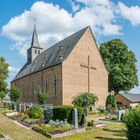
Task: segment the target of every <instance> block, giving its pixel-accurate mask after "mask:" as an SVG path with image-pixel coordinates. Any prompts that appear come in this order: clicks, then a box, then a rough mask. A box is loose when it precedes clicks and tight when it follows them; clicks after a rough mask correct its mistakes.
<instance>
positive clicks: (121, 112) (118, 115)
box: [117, 110, 125, 121]
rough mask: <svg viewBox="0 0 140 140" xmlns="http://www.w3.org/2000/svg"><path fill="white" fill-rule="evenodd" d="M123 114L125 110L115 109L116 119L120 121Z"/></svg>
mask: <svg viewBox="0 0 140 140" xmlns="http://www.w3.org/2000/svg"><path fill="white" fill-rule="evenodd" d="M124 114H125V110H118V111H117V120H118V121H122V116H123V115H124Z"/></svg>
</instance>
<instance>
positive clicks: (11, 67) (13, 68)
mask: <svg viewBox="0 0 140 140" xmlns="http://www.w3.org/2000/svg"><path fill="white" fill-rule="evenodd" d="M8 70H9V72H10V73H11V74H16V73H17V72H19V70H20V68H18V67H13V66H9V67H8Z"/></svg>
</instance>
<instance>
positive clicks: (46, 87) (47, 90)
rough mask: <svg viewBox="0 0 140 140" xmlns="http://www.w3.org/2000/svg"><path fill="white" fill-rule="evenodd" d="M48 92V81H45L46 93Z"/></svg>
mask: <svg viewBox="0 0 140 140" xmlns="http://www.w3.org/2000/svg"><path fill="white" fill-rule="evenodd" d="M47 92H48V80H46V93H47Z"/></svg>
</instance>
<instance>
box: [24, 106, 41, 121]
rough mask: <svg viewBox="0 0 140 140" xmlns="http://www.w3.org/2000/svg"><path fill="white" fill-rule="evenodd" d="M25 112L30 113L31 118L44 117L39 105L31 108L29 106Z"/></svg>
mask: <svg viewBox="0 0 140 140" xmlns="http://www.w3.org/2000/svg"><path fill="white" fill-rule="evenodd" d="M25 114H28V116H29V118H33V119H39V118H41V117H42V115H43V111H42V109H41V108H39V107H37V106H33V107H31V108H29V109H28V110H27V111H26V112H25Z"/></svg>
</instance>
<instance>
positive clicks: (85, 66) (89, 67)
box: [81, 55, 96, 92]
mask: <svg viewBox="0 0 140 140" xmlns="http://www.w3.org/2000/svg"><path fill="white" fill-rule="evenodd" d="M81 67H83V68H87V69H88V92H90V69H93V70H96V68H95V67H92V66H90V56H89V55H88V65H84V64H81Z"/></svg>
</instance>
